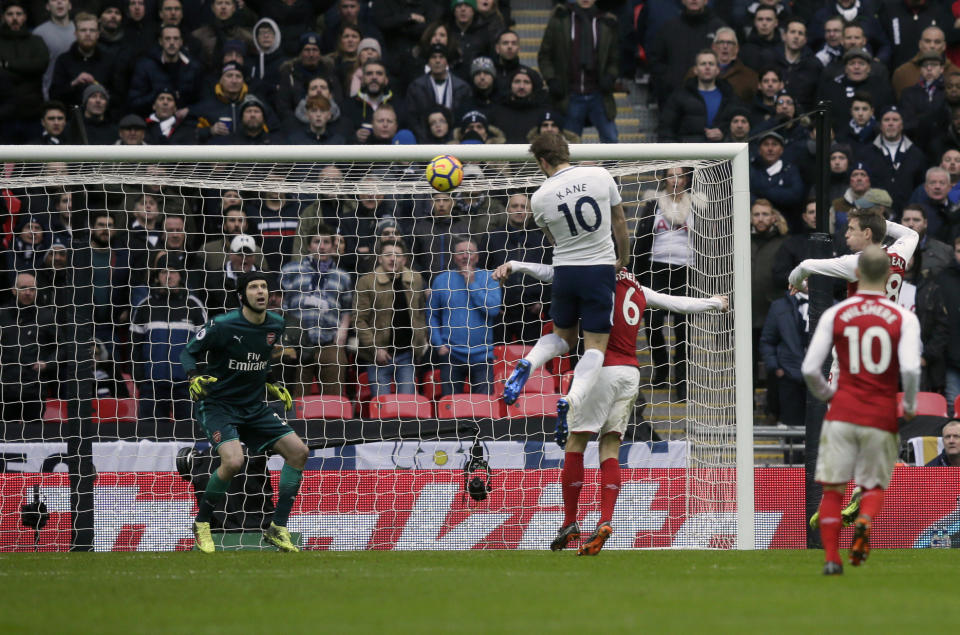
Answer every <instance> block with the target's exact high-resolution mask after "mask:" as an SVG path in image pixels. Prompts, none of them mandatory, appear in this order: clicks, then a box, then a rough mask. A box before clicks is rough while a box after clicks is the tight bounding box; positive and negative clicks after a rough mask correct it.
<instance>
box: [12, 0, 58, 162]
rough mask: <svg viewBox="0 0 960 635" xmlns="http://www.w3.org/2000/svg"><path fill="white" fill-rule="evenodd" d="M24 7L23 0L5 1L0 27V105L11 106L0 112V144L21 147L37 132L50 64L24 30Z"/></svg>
mask: <svg viewBox="0 0 960 635" xmlns="http://www.w3.org/2000/svg"><path fill="white" fill-rule="evenodd" d="M25 7H26V2H25V0H6V1H5V2H4V3H3V24H2V25H0V86H6V87H7V89H8V91H9V92H6V93H5V94H4V98H3V99H2V100H0V101H6V100H9V101H10V102H12V103H9V104H7V107H6V108H0V112H2V114H0V140H2V141H3V142H4V143H11V144H15V143H24V142H26V141H27V140H28V139H30V138H32V137H34V136H36V135H37V133H38V132H39V131H38V130H37V119H39V118H40V117H41V116H42V112H41V109H42V107H43V100H44V97H43V86H42V84H43V76H44V73H45V72H46V69H47V65H48V63H49V62H50V53H49V51H48V50H47V45H46V44H44V43H43V40H42V39H41V38H40V37H38V36H36V35H32V34H31V33H30V30H29V29H27V14H26V11H25Z"/></svg>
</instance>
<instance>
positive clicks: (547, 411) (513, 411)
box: [507, 393, 561, 418]
mask: <svg viewBox="0 0 960 635" xmlns="http://www.w3.org/2000/svg"><path fill="white" fill-rule="evenodd" d="M560 397H561V395H558V394H556V393H548V394H543V393H524V394H522V395H520V398H519V399H517V403H515V404H513V405H512V406H507V416H508V417H511V418H514V417H556V416H557V399H559V398H560Z"/></svg>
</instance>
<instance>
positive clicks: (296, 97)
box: [276, 0, 343, 121]
mask: <svg viewBox="0 0 960 635" xmlns="http://www.w3.org/2000/svg"><path fill="white" fill-rule="evenodd" d="M301 1H302V0H297V2H301ZM281 4H282V3H281ZM283 41H284V45H286V42H287V34H286V33H284V35H283ZM294 41H295V42H296V41H299V43H300V54H299V55H298V56H297V57H295V58H294V59H291V60H288V61H286V62H284V63H283V64H282V65H281V66H280V78H279V82H278V84H279V86H278V87H277V100H276V108H277V113H278V114H279V115H280V118H281V119H282V120H283V121H290V120H291V119H292V115H293V113H294V110H295V109H296V107H297V104H298V103H299V102H300V100H301V99H303V98H304V97H305V96H306V94H307V85H308V84H309V83H310V80H311V79H313V78H314V77H324V78H326V80H327V82H329V83H330V90H331V91H332V94H333V96H334V99H335V100H336V101H337V103H341V101H340V100H341V99H343V90H342V88H341V86H340V82H339V80H338V79H337V76H336V72H335V71H334V68H333V65H332V64H330V63H329V62H328V61H327V60H326V59H325V58H324V57H323V56H321V55H320V36H318V35H317V34H316V33H313V32H307V33H304V34H303V35H301V36H300V37H299V40H294Z"/></svg>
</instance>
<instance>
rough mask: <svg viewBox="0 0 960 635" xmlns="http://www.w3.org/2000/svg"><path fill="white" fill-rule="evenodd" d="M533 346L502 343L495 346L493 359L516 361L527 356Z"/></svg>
mask: <svg viewBox="0 0 960 635" xmlns="http://www.w3.org/2000/svg"><path fill="white" fill-rule="evenodd" d="M532 348H533V347H532V346H525V345H523V344H500V345H498V346H494V347H493V359H494V360H495V361H496V360H503V361H505V362H515V361H517V360H518V359H523V358H524V357H526V356H527V353H529V352H530V349H532Z"/></svg>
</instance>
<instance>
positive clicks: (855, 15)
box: [809, 0, 893, 64]
mask: <svg viewBox="0 0 960 635" xmlns="http://www.w3.org/2000/svg"><path fill="white" fill-rule="evenodd" d="M878 4H880V3H879V2H875V1H874V0H832V1H831V2H828V3H825V6H823V7H821V8H820V9H818V10H817V12H816V13H815V14H814V15H813V19H812V20H810V22H809V25H810V41H811V42H812V43H814V44H815V45H817V46H819V45H820V44H821V43H822V42H823V40H824V29H825V25H826V23H827V21H828V20H833V19H836V18H839V19H841V20H844V21H845V22H856V23H857V24H859V25H860V26H862V27H863V31H864V35H865V36H866V38H867V42H868V43H869V45H870V50H871V51H874V55H876V58H877V59H878V60H879V61H881V62H883V63H884V64H888V63H889V62H890V55H891V53H892V52H893V50H892V49H891V47H890V40H889V39H887V35H886V33H884V31H883V28H882V27H881V26H880V22H879V21H878V20H877V18H876V15H877V8H878V7H877V5H878Z"/></svg>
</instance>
